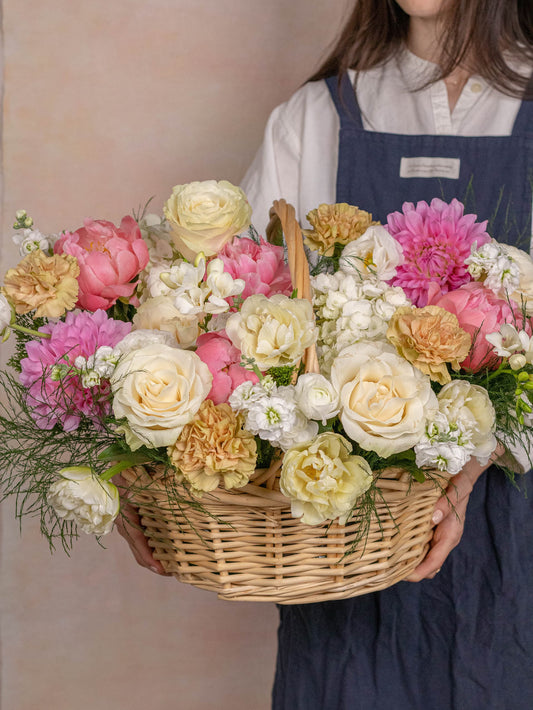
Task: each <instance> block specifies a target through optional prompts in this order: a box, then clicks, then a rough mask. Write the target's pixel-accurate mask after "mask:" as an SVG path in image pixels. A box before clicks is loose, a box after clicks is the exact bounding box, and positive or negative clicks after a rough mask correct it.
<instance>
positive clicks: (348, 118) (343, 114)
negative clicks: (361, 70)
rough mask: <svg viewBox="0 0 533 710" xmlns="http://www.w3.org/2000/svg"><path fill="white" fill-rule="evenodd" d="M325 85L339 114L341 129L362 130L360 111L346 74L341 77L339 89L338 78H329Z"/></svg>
mask: <svg viewBox="0 0 533 710" xmlns="http://www.w3.org/2000/svg"><path fill="white" fill-rule="evenodd" d="M326 84H327V87H328V89H329V93H330V94H331V98H332V99H333V103H334V104H335V108H336V109H337V113H338V114H339V118H340V122H341V128H347V127H352V128H359V129H360V130H363V121H362V119H361V111H360V109H359V104H358V103H357V97H356V95H355V90H354V88H353V85H352V82H351V81H350V77H349V76H348V72H346V73H345V74H343V75H342V78H341V81H340V87H339V78H338V76H329V77H328V78H327V79H326Z"/></svg>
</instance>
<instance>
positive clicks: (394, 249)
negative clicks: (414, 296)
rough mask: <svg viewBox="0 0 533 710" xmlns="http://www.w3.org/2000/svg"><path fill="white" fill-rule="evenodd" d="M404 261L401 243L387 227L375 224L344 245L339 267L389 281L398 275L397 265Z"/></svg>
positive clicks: (346, 270)
mask: <svg viewBox="0 0 533 710" xmlns="http://www.w3.org/2000/svg"><path fill="white" fill-rule="evenodd" d="M403 261H404V258H403V250H402V248H401V246H400V244H399V243H398V242H397V241H396V239H394V237H391V235H390V234H389V233H388V232H387V230H386V229H385V227H382V226H381V225H375V226H372V227H369V228H368V229H367V230H366V232H365V233H364V234H362V235H361V236H360V237H359V239H355V240H354V241H353V242H350V243H349V244H347V245H346V246H345V247H344V249H343V250H342V255H341V258H340V261H339V267H340V268H341V269H342V271H345V272H353V271H356V272H359V273H360V274H368V273H373V274H376V275H377V276H378V278H379V279H381V280H383V281H388V280H389V279H392V278H394V276H396V267H397V266H399V265H400V264H403Z"/></svg>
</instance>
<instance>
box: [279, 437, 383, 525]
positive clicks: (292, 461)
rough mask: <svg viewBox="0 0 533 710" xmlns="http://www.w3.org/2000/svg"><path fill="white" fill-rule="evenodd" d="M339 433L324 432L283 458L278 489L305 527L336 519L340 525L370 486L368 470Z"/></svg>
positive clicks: (287, 453) (293, 449)
mask: <svg viewBox="0 0 533 710" xmlns="http://www.w3.org/2000/svg"><path fill="white" fill-rule="evenodd" d="M351 450H352V446H351V444H350V443H349V441H347V440H346V439H345V438H344V437H343V436H340V434H334V433H332V432H324V433H323V434H320V435H319V436H317V437H316V438H315V439H314V440H313V441H307V442H304V443H302V444H299V445H297V446H293V447H292V448H290V449H289V450H288V451H287V452H286V454H285V457H284V459H283V465H282V468H281V476H280V490H281V492H282V493H283V495H285V496H287V498H289V499H290V501H291V513H292V515H293V517H295V518H301V519H302V522H303V523H305V524H307V525H319V524H320V523H323V522H325V521H326V520H334V519H335V518H339V523H340V524H341V525H343V524H344V523H345V522H346V520H347V518H348V516H349V515H350V512H351V510H352V508H353V506H354V504H355V503H356V501H357V499H358V498H359V497H360V496H361V495H362V494H363V493H364V492H365V491H366V490H367V489H368V488H369V487H370V485H371V484H372V478H373V477H372V471H371V469H370V466H369V464H368V463H367V461H365V459H364V458H362V457H361V456H352V455H350V454H351Z"/></svg>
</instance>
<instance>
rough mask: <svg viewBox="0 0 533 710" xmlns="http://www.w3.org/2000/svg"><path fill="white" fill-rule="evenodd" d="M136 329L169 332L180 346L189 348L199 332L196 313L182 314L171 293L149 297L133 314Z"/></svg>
mask: <svg viewBox="0 0 533 710" xmlns="http://www.w3.org/2000/svg"><path fill="white" fill-rule="evenodd" d="M133 327H134V328H135V329H136V330H137V329H140V330H163V331H167V332H168V333H171V334H172V335H173V336H174V338H175V339H176V342H177V343H178V344H179V345H180V347H182V348H190V347H191V346H192V345H194V344H195V343H196V339H197V337H198V335H199V334H200V330H199V327H198V318H197V316H196V315H184V314H183V313H181V312H180V311H179V309H178V308H176V305H175V298H174V296H172V295H168V296H157V298H149V299H148V300H146V301H145V302H144V303H142V304H141V305H140V306H139V308H138V309H137V312H136V313H135V315H134V316H133Z"/></svg>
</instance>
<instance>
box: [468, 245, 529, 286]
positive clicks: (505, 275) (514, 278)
mask: <svg viewBox="0 0 533 710" xmlns="http://www.w3.org/2000/svg"><path fill="white" fill-rule="evenodd" d="M465 264H468V271H469V273H470V275H471V276H472V277H473V278H474V279H476V280H480V281H483V285H484V286H486V287H487V288H490V289H491V291H494V293H496V294H499V295H503V294H504V293H506V292H507V293H509V294H510V293H512V292H513V291H515V289H516V288H517V286H518V284H519V280H520V270H519V268H518V265H517V264H515V263H514V259H513V258H512V257H511V255H510V254H509V253H508V252H507V251H506V250H505V248H504V245H503V244H499V243H498V242H496V241H494V240H493V241H492V242H489V243H488V244H483V246H482V247H480V248H479V249H472V253H471V254H470V256H469V257H467V258H466V259H465Z"/></svg>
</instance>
